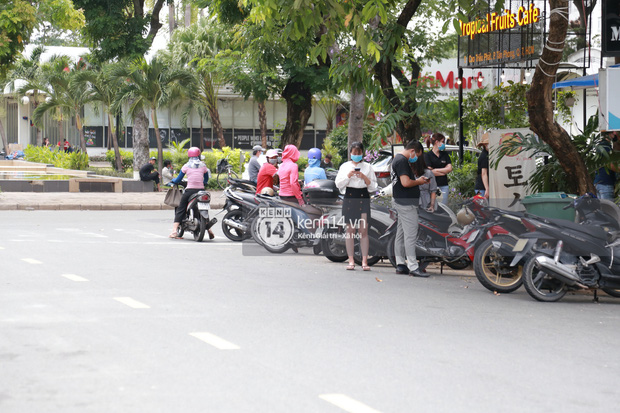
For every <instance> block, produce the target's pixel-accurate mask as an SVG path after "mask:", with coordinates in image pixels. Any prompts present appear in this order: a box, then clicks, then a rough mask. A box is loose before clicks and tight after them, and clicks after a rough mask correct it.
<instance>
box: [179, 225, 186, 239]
mask: <svg viewBox="0 0 620 413" xmlns="http://www.w3.org/2000/svg"><path fill="white" fill-rule="evenodd" d="M183 234H185V228H183V223H182V222H181V223H180V224H179V226H178V227H177V237H179V238H182V237H183Z"/></svg>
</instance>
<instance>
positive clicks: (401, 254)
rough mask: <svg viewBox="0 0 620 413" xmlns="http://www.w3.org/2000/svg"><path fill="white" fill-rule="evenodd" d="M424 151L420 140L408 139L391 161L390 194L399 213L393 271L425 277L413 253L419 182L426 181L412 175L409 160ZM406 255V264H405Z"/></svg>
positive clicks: (411, 162)
mask: <svg viewBox="0 0 620 413" xmlns="http://www.w3.org/2000/svg"><path fill="white" fill-rule="evenodd" d="M423 153H424V149H423V148H422V144H421V143H420V142H418V141H413V140H412V141H410V142H409V143H407V145H406V146H405V149H403V151H402V152H400V153H399V154H397V155H396V156H395V157H394V160H393V161H392V171H391V178H392V195H393V198H394V209H396V212H397V213H398V227H397V230H396V240H395V245H394V253H395V255H396V273H397V274H409V275H411V276H414V277H428V274H427V273H426V272H424V271H421V270H420V268H419V265H418V260H417V257H416V253H415V249H416V247H415V245H416V242H417V240H418V206H419V205H420V188H419V186H420V185H424V184H426V183H428V181H429V179H428V177H426V176H421V177H420V178H418V179H415V174H414V172H413V169H412V167H411V166H412V164H414V163H416V162H417V161H418V158H419V157H421V156H422V155H423ZM405 259H406V261H407V265H405Z"/></svg>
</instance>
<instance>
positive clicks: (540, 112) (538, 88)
mask: <svg viewBox="0 0 620 413" xmlns="http://www.w3.org/2000/svg"><path fill="white" fill-rule="evenodd" d="M549 6H550V8H551V10H556V9H560V10H561V8H564V7H568V1H567V0H549ZM567 28H568V21H567V20H566V19H565V18H564V17H562V16H561V15H560V14H558V13H553V14H551V16H550V22H549V35H548V37H547V40H548V42H549V44H551V45H553V48H557V46H556V45H558V44H561V42H564V41H565V40H566V31H567ZM561 60H562V51H559V52H558V51H554V50H551V49H549V48H547V47H545V48H544V49H543V52H542V54H541V56H540V60H539V62H538V66H537V67H536V71H535V72H534V77H533V78H532V85H531V86H530V90H529V91H528V92H527V103H528V114H529V119H530V128H531V129H532V131H533V132H534V133H536V134H537V135H538V136H539V137H540V138H541V139H542V140H543V141H544V142H546V143H547V144H549V146H551V148H552V150H553V154H554V155H555V156H556V157H557V158H558V161H559V162H560V165H561V166H562V169H564V172H565V173H566V175H567V177H568V181H569V182H573V183H574V186H575V190H576V191H577V193H579V194H585V193H586V192H595V188H594V184H593V183H592V179H591V178H590V174H589V173H588V169H587V168H586V165H585V162H584V161H583V158H582V157H581V155H580V154H579V152H578V151H577V149H576V148H575V146H574V145H573V143H572V140H571V138H570V136H569V135H568V133H567V132H566V131H565V130H564V128H562V127H561V126H560V125H559V124H558V123H557V122H556V121H555V120H554V119H553V91H552V89H551V86H552V85H553V82H554V80H555V74H556V72H557V69H558V64H559V63H560V61H561Z"/></svg>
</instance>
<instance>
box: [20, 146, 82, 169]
mask: <svg viewBox="0 0 620 413" xmlns="http://www.w3.org/2000/svg"><path fill="white" fill-rule="evenodd" d="M24 154H25V155H26V156H25V159H26V160H27V161H29V162H38V163H44V164H48V165H54V166H55V167H57V168H63V169H77V170H84V169H86V168H88V154H87V153H82V152H69V153H67V152H65V151H64V150H58V149H56V148H44V147H42V146H32V145H28V146H27V147H26V149H24Z"/></svg>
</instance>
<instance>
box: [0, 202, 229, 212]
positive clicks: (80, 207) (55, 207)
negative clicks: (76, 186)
mask: <svg viewBox="0 0 620 413" xmlns="http://www.w3.org/2000/svg"><path fill="white" fill-rule="evenodd" d="M223 207H224V203H223V202H212V203H211V209H222V208H223ZM164 209H165V210H174V208H173V207H171V206H168V205H166V204H29V203H28V204H17V203H10V204H9V203H7V204H0V211H16V210H17V211H159V210H164Z"/></svg>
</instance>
